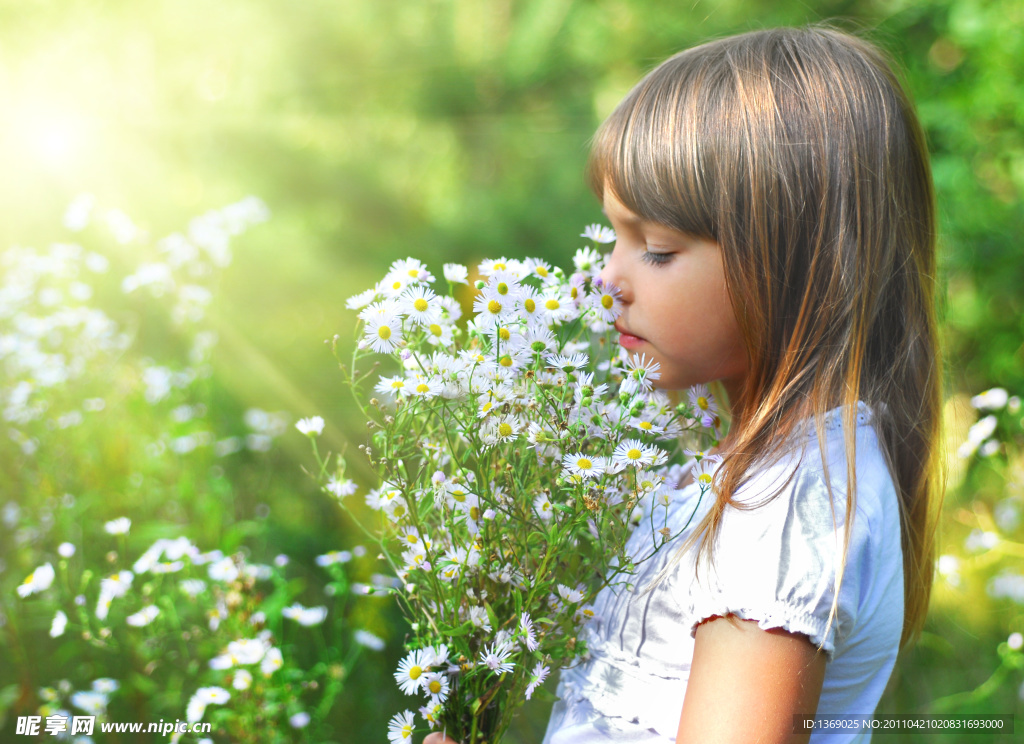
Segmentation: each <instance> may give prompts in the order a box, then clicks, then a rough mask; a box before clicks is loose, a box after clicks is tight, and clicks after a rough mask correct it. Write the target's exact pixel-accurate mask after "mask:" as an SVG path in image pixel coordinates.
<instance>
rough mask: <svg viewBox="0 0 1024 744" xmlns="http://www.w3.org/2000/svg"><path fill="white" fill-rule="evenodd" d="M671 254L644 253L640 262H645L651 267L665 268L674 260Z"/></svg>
mask: <svg viewBox="0 0 1024 744" xmlns="http://www.w3.org/2000/svg"><path fill="white" fill-rule="evenodd" d="M672 255H673V254H671V253H654V252H653V251H646V250H645V251H644V252H643V254H642V255H641V256H640V260H641V261H644V262H646V263H648V264H650V265H651V266H664V265H665V264H667V263H668V262H669V261H671V260H672Z"/></svg>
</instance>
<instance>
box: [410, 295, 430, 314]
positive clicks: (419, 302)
mask: <svg viewBox="0 0 1024 744" xmlns="http://www.w3.org/2000/svg"><path fill="white" fill-rule="evenodd" d="M412 306H413V307H414V308H416V309H417V310H419V311H420V312H421V313H422V312H423V311H424V310H426V309H427V308H428V307H430V305H429V304H427V301H426V300H424V299H423V298H422V297H417V298H416V302H414V303H412Z"/></svg>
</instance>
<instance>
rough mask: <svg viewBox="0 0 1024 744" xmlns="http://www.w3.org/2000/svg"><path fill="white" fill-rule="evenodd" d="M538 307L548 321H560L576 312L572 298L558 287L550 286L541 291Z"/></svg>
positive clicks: (567, 318)
mask: <svg viewBox="0 0 1024 744" xmlns="http://www.w3.org/2000/svg"><path fill="white" fill-rule="evenodd" d="M540 309H541V312H542V313H543V314H544V316H545V317H546V318H547V319H548V322H549V323H561V322H563V321H566V320H569V319H570V318H572V317H573V316H574V315H575V314H576V308H575V307H574V306H573V302H572V298H571V297H569V296H568V295H565V294H563V292H562V290H560V289H559V288H558V287H550V288H548V289H545V290H544V291H543V292H542V293H541V297H540Z"/></svg>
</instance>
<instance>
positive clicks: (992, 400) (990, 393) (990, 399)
mask: <svg viewBox="0 0 1024 744" xmlns="http://www.w3.org/2000/svg"><path fill="white" fill-rule="evenodd" d="M1009 399H1010V395H1009V393H1007V392H1006V390H1004V389H1003V388H992V389H991V390H986V391H985V392H983V393H978V394H977V395H975V396H974V397H973V398H971V405H972V406H973V407H974V408H977V409H978V410H979V411H998V410H999V409H1000V408H1002V407H1003V406H1005V405H1006V403H1007V401H1008V400H1009Z"/></svg>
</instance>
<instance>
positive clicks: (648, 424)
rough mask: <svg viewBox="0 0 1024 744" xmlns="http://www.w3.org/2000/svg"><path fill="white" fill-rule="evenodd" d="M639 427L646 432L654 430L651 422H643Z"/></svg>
mask: <svg viewBox="0 0 1024 744" xmlns="http://www.w3.org/2000/svg"><path fill="white" fill-rule="evenodd" d="M638 426H639V427H640V428H641V429H643V430H644V431H650V430H651V429H652V428H653V427H652V425H651V422H650V421H641V422H640V423H639V424H638Z"/></svg>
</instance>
